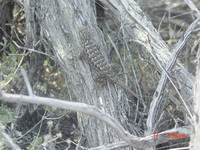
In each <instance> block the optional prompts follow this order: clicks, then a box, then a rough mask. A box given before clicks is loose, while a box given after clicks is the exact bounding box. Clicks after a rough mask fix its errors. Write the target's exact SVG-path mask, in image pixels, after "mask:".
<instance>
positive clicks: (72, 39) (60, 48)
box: [25, 0, 194, 147]
mask: <svg viewBox="0 0 200 150" xmlns="http://www.w3.org/2000/svg"><path fill="white" fill-rule="evenodd" d="M101 2H102V4H104V6H106V7H107V8H106V9H108V10H109V12H110V13H111V15H113V17H114V20H115V21H116V22H117V24H119V25H120V24H123V28H124V31H125V32H124V36H126V37H128V38H129V39H132V41H134V42H137V43H139V44H141V45H142V46H144V47H145V48H147V49H148V50H149V51H152V47H153V53H154V55H155V56H156V58H157V59H158V60H159V61H160V63H161V64H162V65H163V66H166V65H167V63H168V62H169V61H170V58H171V53H170V52H169V48H168V47H167V45H166V44H165V43H164V41H163V40H162V39H161V38H160V36H159V35H158V33H157V31H156V30H155V28H154V27H153V26H152V24H151V22H150V21H149V19H148V18H147V17H146V16H145V15H144V14H143V13H142V11H141V10H140V8H139V7H138V5H137V4H136V3H135V2H134V1H132V0H124V1H119V0H108V1H104V0H101ZM25 13H26V23H27V38H26V44H27V46H28V47H29V48H35V45H37V43H38V41H39V40H40V41H39V42H41V43H42V44H43V46H44V50H45V52H46V53H47V54H48V55H49V57H51V58H52V59H54V60H55V61H58V62H59V63H60V64H61V66H62V67H63V69H64V70H65V72H66V74H67V78H68V83H67V84H68V86H69V87H70V88H71V90H72V91H73V94H74V95H75V97H76V101H79V102H84V103H87V104H90V105H95V106H97V107H99V108H100V109H102V110H103V111H105V112H106V113H108V114H109V115H111V116H112V117H114V118H115V119H117V120H118V121H119V123H120V124H121V125H122V126H123V127H124V128H125V129H129V131H130V132H132V133H134V134H135V131H136V132H138V131H139V130H140V129H141V127H140V129H137V128H138V127H136V126H135V125H134V124H130V123H128V121H127V120H128V118H127V114H130V113H133V112H134V114H133V115H135V114H136V113H137V112H136V111H135V110H132V108H131V107H130V105H129V99H128V96H127V95H126V94H125V92H123V94H122V93H121V92H119V91H121V88H119V87H118V86H115V85H114V84H112V83H110V82H107V85H106V86H102V87H99V86H98V84H96V83H95V82H94V80H93V76H94V74H95V71H94V70H93V69H92V67H91V66H90V65H89V64H88V61H87V60H84V59H79V58H78V55H79V53H80V51H81V50H83V47H81V44H80V40H79V36H78V29H79V28H81V27H83V26H84V27H87V28H88V30H89V31H91V35H92V36H93V37H94V40H95V42H96V43H98V45H99V46H100V47H101V51H102V53H103V54H104V55H105V57H106V59H108V58H107V53H106V51H105V50H106V46H105V43H104V39H103V34H102V32H101V31H100V30H99V28H98V26H97V22H96V16H95V7H94V1H87V0H81V1H80V0H66V1H65V0H57V1H54V0H49V1H48V2H47V1H45V0H26V1H25ZM147 35H148V36H149V39H150V41H151V45H152V47H151V45H150V44H149V43H148V36H147ZM172 74H173V75H175V76H176V77H177V78H175V79H174V81H176V82H177V83H179V85H178V84H177V86H180V87H181V88H180V90H181V94H182V95H183V97H184V99H191V97H192V86H193V83H194V77H193V76H192V75H191V74H189V73H188V71H187V70H186V69H185V67H184V66H183V65H182V64H181V63H180V62H179V61H178V62H177V63H176V65H175V67H174V69H173V70H172ZM191 101H192V100H191ZM191 101H190V102H187V104H188V106H189V105H191V103H192V102H191ZM142 111H144V110H142ZM78 120H79V126H80V129H81V131H82V136H84V137H85V138H86V141H84V138H82V139H80V140H81V142H82V145H84V146H87V147H96V146H99V145H104V144H107V143H110V142H111V143H112V142H118V141H120V139H119V137H118V136H117V135H116V134H115V133H114V132H113V130H112V129H111V128H109V127H107V126H106V125H105V124H104V123H102V122H101V121H99V120H97V119H95V118H91V117H88V116H86V115H83V114H80V113H79V114H78ZM83 142H85V143H83Z"/></svg>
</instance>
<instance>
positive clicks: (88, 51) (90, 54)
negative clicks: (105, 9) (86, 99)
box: [79, 27, 144, 102]
mask: <svg viewBox="0 0 200 150" xmlns="http://www.w3.org/2000/svg"><path fill="white" fill-rule="evenodd" d="M79 37H80V41H81V44H82V45H83V46H84V49H83V50H82V51H81V53H80V56H79V57H83V56H86V58H87V59H88V61H89V63H90V64H91V65H92V66H93V67H94V68H95V69H96V70H97V71H98V73H99V74H101V75H102V76H105V77H106V78H107V79H108V80H110V81H112V82H113V83H114V84H117V85H119V86H120V87H121V88H123V89H124V90H125V91H127V92H129V93H130V94H131V95H133V96H134V97H135V98H137V99H139V100H141V101H142V102H144V101H143V99H141V98H140V97H139V96H138V95H137V94H136V93H135V92H133V91H132V90H131V89H130V88H129V87H128V86H126V85H125V84H124V83H123V82H122V81H121V80H120V79H119V78H118V77H117V76H116V73H115V71H114V69H113V67H112V65H110V64H109V63H107V61H106V59H105V58H104V56H103V55H102V53H101V51H100V47H99V45H97V44H96V43H95V41H94V40H93V39H92V38H91V34H90V32H89V31H88V30H87V28H85V27H84V28H80V29H79Z"/></svg>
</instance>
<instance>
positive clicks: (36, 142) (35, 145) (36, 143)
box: [28, 136, 43, 149]
mask: <svg viewBox="0 0 200 150" xmlns="http://www.w3.org/2000/svg"><path fill="white" fill-rule="evenodd" d="M42 142H43V139H42V137H39V138H38V137H36V136H34V139H33V141H32V143H31V144H30V145H29V146H28V149H43V148H42Z"/></svg>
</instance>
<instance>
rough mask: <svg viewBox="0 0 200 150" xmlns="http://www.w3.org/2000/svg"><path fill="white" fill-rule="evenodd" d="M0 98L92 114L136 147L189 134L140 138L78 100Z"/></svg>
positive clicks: (182, 130)
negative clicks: (172, 136)
mask: <svg viewBox="0 0 200 150" xmlns="http://www.w3.org/2000/svg"><path fill="white" fill-rule="evenodd" d="M0 99H1V100H4V101H7V102H11V103H16V102H17V103H31V104H39V105H46V106H51V107H57V108H60V109H65V110H71V111H76V112H81V113H84V114H86V115H89V116H93V117H95V118H97V119H99V120H101V121H103V122H105V123H106V124H108V125H109V126H110V127H112V128H113V130H114V131H115V132H116V133H117V135H118V136H119V137H120V138H121V139H123V140H124V141H126V142H127V143H128V144H129V145H131V146H134V147H138V148H145V147H150V146H154V145H156V144H159V143H163V142H166V141H169V140H172V139H171V138H167V137H168V134H170V133H177V134H178V135H179V134H185V136H186V137H187V136H189V135H190V129H188V128H177V129H172V130H167V131H164V132H161V133H159V138H155V137H154V135H153V134H152V135H150V136H146V137H142V138H141V137H137V136H134V135H132V134H130V133H129V132H127V131H126V130H125V129H124V128H123V127H122V126H121V125H120V124H119V123H118V121H117V120H115V119H114V118H112V117H111V116H110V115H108V114H106V113H105V112H103V111H101V110H100V109H98V108H97V107H95V106H91V105H87V104H84V103H78V102H68V101H64V100H58V99H53V98H45V97H39V96H34V97H30V96H25V95H13V94H7V93H2V96H0ZM173 140H175V139H173Z"/></svg>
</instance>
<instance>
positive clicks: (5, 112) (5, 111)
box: [0, 104, 15, 126]
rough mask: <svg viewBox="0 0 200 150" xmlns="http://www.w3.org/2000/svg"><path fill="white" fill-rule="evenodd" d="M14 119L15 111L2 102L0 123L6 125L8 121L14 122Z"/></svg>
mask: <svg viewBox="0 0 200 150" xmlns="http://www.w3.org/2000/svg"><path fill="white" fill-rule="evenodd" d="M14 119H15V113H14V112H13V111H12V110H11V109H10V108H8V107H7V106H6V105H3V104H2V105H1V107H0V123H1V124H3V125H5V126H6V125H7V124H8V123H11V122H13V121H14Z"/></svg>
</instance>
